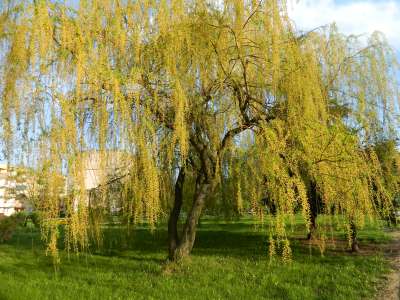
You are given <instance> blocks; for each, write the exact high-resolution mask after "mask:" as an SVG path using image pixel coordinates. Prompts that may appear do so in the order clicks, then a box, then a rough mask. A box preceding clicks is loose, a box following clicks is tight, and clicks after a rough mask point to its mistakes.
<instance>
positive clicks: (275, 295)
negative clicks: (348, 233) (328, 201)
mask: <svg viewBox="0 0 400 300" xmlns="http://www.w3.org/2000/svg"><path fill="white" fill-rule="evenodd" d="M300 222H301V221H300V219H296V223H295V226H294V229H293V231H292V235H293V237H294V238H292V249H293V259H294V261H293V263H291V264H289V265H284V264H282V263H281V261H280V260H279V259H277V260H276V261H274V262H271V261H270V260H269V257H268V253H267V249H268V245H267V240H268V236H267V232H268V225H266V226H265V227H264V228H263V229H262V228H260V227H255V226H254V223H255V222H254V221H253V220H251V219H248V218H247V219H241V220H235V221H229V222H217V221H215V220H213V219H211V218H209V219H206V220H203V221H202V223H201V225H200V228H199V233H198V238H197V241H196V245H195V249H194V251H193V255H192V256H191V259H190V261H187V262H185V263H184V264H182V265H179V266H174V265H166V264H165V258H166V232H165V230H163V229H162V228H163V227H162V228H159V229H156V230H154V231H153V232H151V231H150V230H148V229H147V228H144V227H141V228H138V229H136V230H135V231H133V232H131V233H130V234H129V235H127V234H126V233H125V232H124V231H122V230H121V228H120V227H119V226H110V227H108V228H107V230H106V232H105V238H104V245H103V249H101V250H94V248H93V250H92V251H91V253H90V254H87V255H86V254H84V255H80V256H79V257H77V256H75V255H74V254H72V255H70V257H69V258H68V255H67V254H66V253H65V252H64V251H62V253H61V257H62V263H61V265H60V266H59V269H58V271H57V272H55V271H54V267H53V265H52V261H51V258H50V257H46V256H45V252H44V246H43V244H42V243H41V242H40V240H39V235H38V232H37V231H36V230H32V229H20V230H19V231H18V233H17V234H16V235H15V236H14V238H13V239H12V241H10V242H9V243H7V244H2V245H0V260H1V264H0V283H1V289H0V299H360V298H371V297H372V296H373V295H374V293H375V292H376V288H377V286H378V282H379V280H380V278H381V277H382V275H383V274H384V273H385V272H386V271H387V269H388V267H387V262H386V261H385V259H384V258H383V256H382V255H381V254H379V253H375V252H371V253H369V254H365V253H364V254H361V255H353V254H350V253H348V252H346V251H345V250H343V249H342V248H341V247H342V245H345V240H344V241H342V243H338V244H337V247H336V248H335V249H327V251H326V253H325V254H324V256H321V254H320V253H319V250H318V248H316V247H311V246H308V245H307V242H306V241H305V240H304V238H303V236H304V235H305V233H304V232H303V231H302V230H303V229H302V226H300ZM322 223H323V222H322ZM333 234H334V236H335V237H336V239H337V238H343V239H345V234H344V233H343V232H340V231H337V230H335V231H334V232H333ZM360 240H361V247H362V248H363V247H364V249H365V248H367V247H370V246H371V244H374V245H377V244H379V243H383V242H387V241H388V240H389V239H388V237H387V236H386V235H385V234H384V233H382V232H381V231H380V230H377V229H376V227H375V226H368V227H367V228H366V229H365V230H363V231H362V232H360Z"/></svg>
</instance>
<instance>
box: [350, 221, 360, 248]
mask: <svg viewBox="0 0 400 300" xmlns="http://www.w3.org/2000/svg"><path fill="white" fill-rule="evenodd" d="M350 230H351V234H350V239H351V252H359V251H360V248H359V247H358V240H357V227H356V224H354V222H353V221H351V222H350Z"/></svg>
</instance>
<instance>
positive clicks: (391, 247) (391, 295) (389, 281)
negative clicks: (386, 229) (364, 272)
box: [377, 230, 400, 300]
mask: <svg viewBox="0 0 400 300" xmlns="http://www.w3.org/2000/svg"><path fill="white" fill-rule="evenodd" d="M390 235H391V236H392V238H393V242H391V243H390V244H388V245H386V246H385V247H384V249H383V250H384V253H385V256H386V257H387V258H388V259H389V260H390V265H391V267H392V271H391V272H390V273H389V274H388V275H387V276H386V281H385V284H384V286H382V288H381V290H380V291H379V294H378V297H377V299H378V300H399V299H400V231H399V230H397V231H392V232H390Z"/></svg>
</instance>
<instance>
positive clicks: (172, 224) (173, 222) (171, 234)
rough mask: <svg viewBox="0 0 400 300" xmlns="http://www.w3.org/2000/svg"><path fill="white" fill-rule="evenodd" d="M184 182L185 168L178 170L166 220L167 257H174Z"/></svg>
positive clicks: (177, 240)
mask: <svg viewBox="0 0 400 300" xmlns="http://www.w3.org/2000/svg"><path fill="white" fill-rule="evenodd" d="M184 182H185V169H184V167H182V168H181V169H180V170H179V174H178V178H177V180H176V183H175V196H174V206H173V207H172V210H171V213H170V216H169V220H168V250H169V251H168V252H169V259H173V258H174V253H175V250H176V247H177V246H178V244H179V236H178V221H179V215H180V213H181V208H182V203H183V184H184Z"/></svg>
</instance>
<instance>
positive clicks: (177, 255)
mask: <svg viewBox="0 0 400 300" xmlns="http://www.w3.org/2000/svg"><path fill="white" fill-rule="evenodd" d="M178 179H179V176H178ZM213 186H214V185H213V184H211V183H208V182H207V183H206V182H197V183H196V188H195V193H194V195H193V202H192V207H191V209H190V211H189V213H188V216H187V218H186V222H185V225H184V226H183V229H182V234H181V236H180V237H179V236H178V230H177V222H178V218H179V213H180V208H181V206H182V195H183V193H182V188H183V184H182V185H181V184H180V182H179V181H177V184H176V185H175V203H174V208H173V209H172V211H171V215H170V219H169V224H168V237H169V259H170V260H172V261H179V260H181V259H182V258H184V257H186V256H188V255H189V254H190V252H191V251H192V249H193V245H194V241H195V239H196V229H197V225H198V222H199V219H200V216H201V212H202V210H203V207H204V203H205V200H206V198H207V197H208V196H209V195H210V193H211V192H212V191H213V188H212V187H213ZM177 192H178V193H177Z"/></svg>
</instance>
